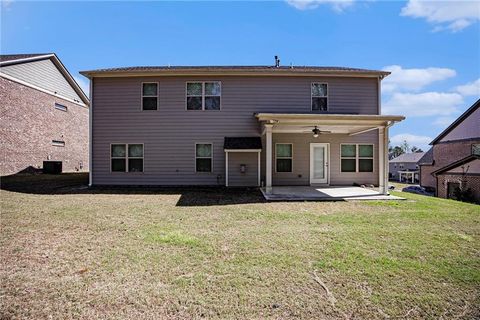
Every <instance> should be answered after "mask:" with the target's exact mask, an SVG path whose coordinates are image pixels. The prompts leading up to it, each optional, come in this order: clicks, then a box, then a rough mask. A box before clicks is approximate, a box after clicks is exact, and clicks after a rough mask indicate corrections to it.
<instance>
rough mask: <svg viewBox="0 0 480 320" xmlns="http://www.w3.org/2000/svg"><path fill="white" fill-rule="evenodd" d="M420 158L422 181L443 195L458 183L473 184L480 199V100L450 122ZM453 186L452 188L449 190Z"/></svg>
mask: <svg viewBox="0 0 480 320" xmlns="http://www.w3.org/2000/svg"><path fill="white" fill-rule="evenodd" d="M430 145H431V146H432V147H431V149H430V150H429V151H428V152H427V153H426V154H425V155H424V156H423V157H422V159H420V161H419V166H420V185H421V186H423V187H428V188H432V189H435V190H436V194H437V196H439V197H442V198H448V197H449V196H450V197H451V196H452V193H453V190H454V189H455V187H457V186H460V185H462V184H463V186H467V187H471V188H472V190H473V191H474V193H475V194H476V196H477V201H480V171H479V165H478V161H479V160H478V155H480V100H477V101H476V102H475V103H474V104H473V105H472V106H471V107H470V108H469V109H468V110H467V111H465V112H464V113H463V114H462V115H461V116H460V117H458V119H456V120H455V121H454V122H453V123H452V124H451V125H450V126H448V127H447V128H446V129H445V130H444V131H443V132H442V133H440V134H439V135H438V137H436V138H435V139H434V140H433V141H432V142H431V143H430ZM449 190H450V192H449Z"/></svg>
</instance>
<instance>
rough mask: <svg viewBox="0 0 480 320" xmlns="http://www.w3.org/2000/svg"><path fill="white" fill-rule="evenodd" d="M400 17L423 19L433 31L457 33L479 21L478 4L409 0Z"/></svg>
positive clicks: (474, 1)
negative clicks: (432, 27) (432, 26)
mask: <svg viewBox="0 0 480 320" xmlns="http://www.w3.org/2000/svg"><path fill="white" fill-rule="evenodd" d="M400 15H401V16H406V17H412V18H424V19H426V20H427V21H428V22H429V23H431V24H433V25H435V28H434V29H433V31H435V32H436V31H442V30H450V31H452V32H458V31H460V30H463V29H465V28H466V27H468V26H469V25H471V24H473V23H475V22H477V21H478V20H480V2H478V1H476V0H467V1H465V0H464V1H434V0H409V1H408V3H407V5H406V6H405V7H403V8H402V11H401V13H400Z"/></svg>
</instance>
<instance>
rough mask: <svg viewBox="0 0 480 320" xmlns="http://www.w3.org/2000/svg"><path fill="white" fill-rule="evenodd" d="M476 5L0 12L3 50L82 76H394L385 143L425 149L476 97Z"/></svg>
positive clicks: (328, 2) (337, 3)
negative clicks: (108, 71) (287, 70)
mask: <svg viewBox="0 0 480 320" xmlns="http://www.w3.org/2000/svg"><path fill="white" fill-rule="evenodd" d="M479 20H480V2H478V1H465V2H459V1H455V2H453V1H443V2H438V1H419V0H410V1H373V0H370V1H355V0H307V1H297V0H288V1H267V2H258V1H256V2H241V1H235V2H220V1H217V2H201V1H195V2H69V1H63V2H59V1H57V2H37V1H36V2H26V1H12V0H8V1H4V0H2V5H1V52H2V53H3V54H5V53H29V52H30V53H37V52H55V53H57V55H58V56H59V57H60V59H61V60H62V61H63V63H64V64H65V65H66V66H67V68H68V69H69V71H70V72H71V73H72V74H73V75H74V76H75V77H76V79H77V80H78V82H79V83H80V84H81V85H82V86H83V87H85V88H87V87H88V86H87V81H86V79H85V78H83V77H82V76H80V75H79V74H78V71H80V70H86V69H95V68H101V67H114V66H129V65H168V64H170V65H206V64H208V65H212V64H213V65H232V64H233V65H255V64H264V65H265V64H266V65H271V64H272V63H273V56H274V55H279V56H280V58H281V62H282V64H286V65H290V63H292V64H293V65H319V66H351V67H360V68H372V69H385V70H389V71H392V75H391V76H389V77H388V78H387V79H386V80H385V81H384V84H383V87H384V90H383V95H382V103H383V109H384V111H385V112H384V113H389V114H404V115H406V116H407V120H406V121H404V122H403V123H401V124H398V125H396V126H395V127H393V128H392V130H391V140H392V143H393V144H399V143H401V141H403V140H404V139H407V141H408V142H409V143H410V144H411V145H417V146H420V147H422V148H428V147H427V144H428V142H429V141H430V140H432V138H434V137H435V136H436V135H437V134H438V133H439V132H441V131H442V130H443V129H444V128H445V127H446V126H447V125H448V124H449V123H450V122H451V121H453V120H454V119H455V118H456V117H457V116H458V115H460V114H461V113H462V112H463V111H465V110H466V109H467V108H468V107H469V106H470V105H471V104H472V103H473V102H475V101H476V100H477V99H478V98H479V97H480V23H479Z"/></svg>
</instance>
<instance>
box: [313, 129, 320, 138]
mask: <svg viewBox="0 0 480 320" xmlns="http://www.w3.org/2000/svg"><path fill="white" fill-rule="evenodd" d="M312 132H313V137H314V138H318V135H319V134H320V130H319V129H318V128H317V126H315V128H314V129H313V130H312Z"/></svg>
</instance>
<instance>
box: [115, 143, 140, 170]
mask: <svg viewBox="0 0 480 320" xmlns="http://www.w3.org/2000/svg"><path fill="white" fill-rule="evenodd" d="M110 159H111V169H112V172H143V144H139V143H138V144H137V143H136V144H112V146H111V157H110Z"/></svg>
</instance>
